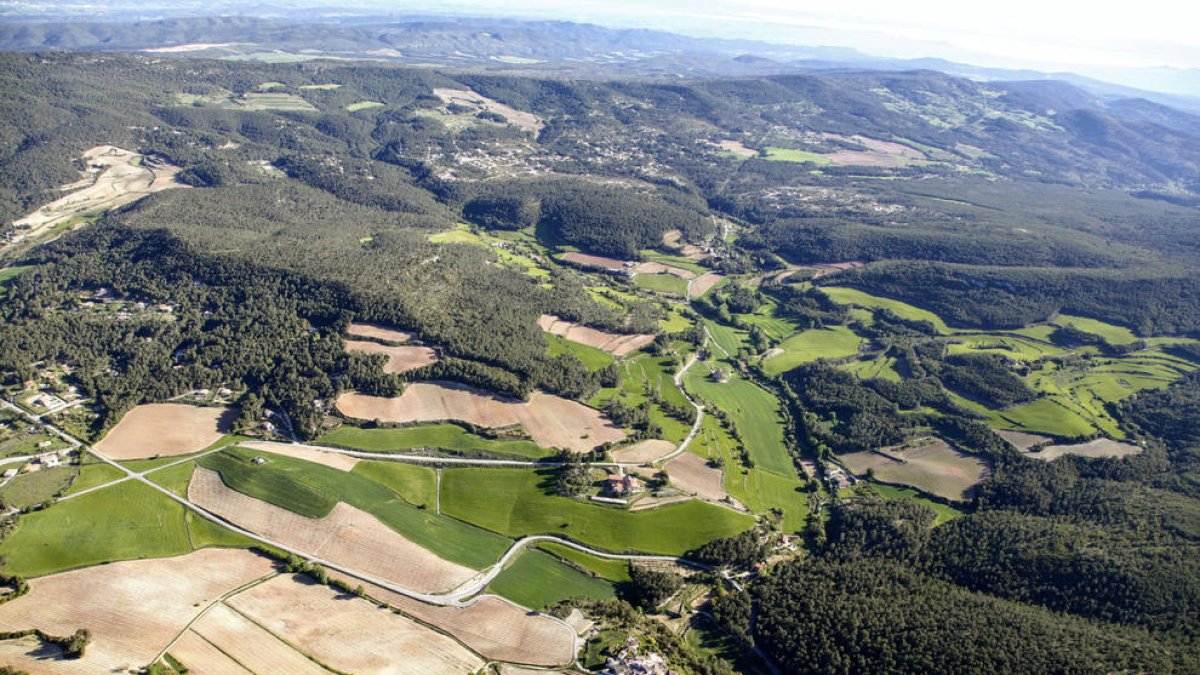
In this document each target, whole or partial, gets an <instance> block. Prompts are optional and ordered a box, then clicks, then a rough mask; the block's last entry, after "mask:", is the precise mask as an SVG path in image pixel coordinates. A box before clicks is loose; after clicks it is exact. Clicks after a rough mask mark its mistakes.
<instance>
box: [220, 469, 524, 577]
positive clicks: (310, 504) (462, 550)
mask: <svg viewBox="0 0 1200 675" xmlns="http://www.w3.org/2000/svg"><path fill="white" fill-rule="evenodd" d="M259 454H261V453H256V452H254V451H250V450H246V449H243V448H233V449H230V450H224V451H222V452H219V453H215V454H212V455H207V456H205V457H203V458H201V459H200V460H199V463H200V465H201V466H204V467H205V468H208V469H212V470H214V471H218V472H219V473H220V474H221V479H222V480H223V481H224V482H225V484H226V485H228V486H229V487H231V488H233V489H234V490H237V491H238V492H241V493H243V494H246V495H249V496H251V497H255V498H257V499H261V500H263V501H266V502H269V503H271V504H274V505H276V506H278V507H281V508H285V509H288V510H289V511H293V512H295V513H298V514H300V515H303V516H307V517H309V518H320V517H323V516H325V515H328V513H329V512H330V511H331V510H332V509H333V507H334V505H335V504H336V503H337V502H339V501H343V502H346V503H347V504H349V505H351V506H354V507H357V508H359V509H362V510H364V511H366V512H368V513H370V514H372V515H374V516H375V517H376V518H378V519H379V520H380V521H382V522H383V523H384V524H385V525H387V526H388V527H391V528H392V529H393V530H395V531H397V532H399V533H400V534H402V535H404V536H405V537H407V538H408V539H409V540H411V541H413V542H414V543H416V544H418V545H420V546H424V547H425V548H427V549H429V550H430V551H433V552H434V553H436V554H437V555H439V556H441V557H443V558H446V559H447V560H450V561H453V562H457V563H460V564H462V565H466V566H468V567H474V568H476V569H480V568H483V567H486V566H488V565H490V564H492V563H494V562H495V561H496V560H497V559H498V558H499V557H500V555H501V554H503V553H504V551H505V549H506V548H507V547H508V544H509V542H508V541H507V540H506V539H504V538H503V537H498V536H496V535H493V534H490V533H488V532H484V531H483V530H480V529H478V528H474V527H471V526H469V525H467V524H465V523H461V522H458V521H456V520H454V519H452V518H447V517H445V516H441V515H437V514H435V513H433V512H432V511H429V510H425V509H419V508H417V507H415V506H412V505H411V504H409V503H408V502H406V501H404V499H403V497H401V495H399V494H397V493H396V492H394V491H392V490H391V489H389V488H387V487H385V486H384V485H383V484H381V483H378V482H376V481H374V480H372V479H371V478H368V477H367V476H365V475H362V474H361V473H356V472H346V471H339V470H338V469H334V468H331V467H327V466H323V465H321V464H314V463H312V462H306V461H303V460H299V459H294V458H292V457H284V456H282V455H268V458H267V462H266V463H265V464H261V465H256V464H254V463H253V462H252V460H253V459H254V457H255V456H257V455H259Z"/></svg>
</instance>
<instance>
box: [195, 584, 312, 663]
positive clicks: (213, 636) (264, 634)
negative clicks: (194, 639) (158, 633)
mask: <svg viewBox="0 0 1200 675" xmlns="http://www.w3.org/2000/svg"><path fill="white" fill-rule="evenodd" d="M234 597H237V596H236V595H235V596H234ZM192 632H194V633H195V634H196V635H198V636H200V637H201V638H203V639H204V640H206V641H208V642H209V643H210V644H212V645H216V646H217V647H218V648H219V649H220V651H221V652H223V653H224V654H228V655H229V656H230V657H232V658H233V659H234V660H235V661H237V663H240V664H241V665H242V666H245V667H246V669H248V670H250V671H251V672H254V673H287V674H288V675H326V674H327V673H328V672H329V671H327V670H325V669H324V668H322V667H320V666H318V665H317V664H316V663H314V662H312V661H311V660H309V659H308V657H306V656H305V655H303V654H301V653H300V652H298V651H296V650H295V649H293V648H292V647H291V645H288V644H287V643H286V642H283V641H282V640H280V639H279V638H278V637H276V636H274V635H272V634H271V633H270V632H269V631H267V630H265V629H264V628H262V627H261V626H258V625H257V624H255V623H254V622H252V621H250V620H249V619H247V618H246V617H244V616H242V615H241V614H239V613H238V612H236V611H235V610H233V609H230V608H229V607H227V606H226V605H223V604H222V605H217V606H216V607H213V608H212V609H210V610H209V611H208V613H206V614H205V615H204V616H202V617H201V618H200V620H199V621H197V622H196V623H195V624H193V625H192ZM171 653H172V655H176V652H175V651H174V648H172V652H171ZM183 665H185V666H187V667H188V668H189V669H190V670H192V671H193V672H197V671H198V670H199V669H198V668H197V666H196V665H194V664H192V663H188V662H187V661H183Z"/></svg>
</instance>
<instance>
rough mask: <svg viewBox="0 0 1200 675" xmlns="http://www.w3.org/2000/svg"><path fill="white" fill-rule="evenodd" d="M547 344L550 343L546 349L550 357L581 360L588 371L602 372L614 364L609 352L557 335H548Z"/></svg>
mask: <svg viewBox="0 0 1200 675" xmlns="http://www.w3.org/2000/svg"><path fill="white" fill-rule="evenodd" d="M546 342H547V343H548V344H547V347H546V353H547V354H549V355H550V356H560V355H562V354H570V355H571V356H574V357H575V358H577V359H579V361H580V362H581V363H583V365H584V366H587V369H588V370H593V371H595V370H600V369H601V368H605V367H607V366H610V365H612V363H613V357H612V356H610V355H609V354H608V353H607V352H605V351H603V350H600V349H597V348H595V347H589V346H587V345H585V344H582V343H579V342H573V341H571V340H568V339H566V338H562V337H559V336H557V335H553V334H551V335H547V336H546Z"/></svg>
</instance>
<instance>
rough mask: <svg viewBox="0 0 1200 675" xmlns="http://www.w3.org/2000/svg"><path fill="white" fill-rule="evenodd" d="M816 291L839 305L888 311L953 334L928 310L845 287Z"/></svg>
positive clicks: (830, 287)
mask: <svg viewBox="0 0 1200 675" xmlns="http://www.w3.org/2000/svg"><path fill="white" fill-rule="evenodd" d="M818 290H820V291H821V292H822V293H824V294H825V295H827V296H829V299H831V300H833V301H834V302H836V303H838V304H840V305H851V306H854V307H862V308H865V309H889V310H891V311H892V312H894V313H895V314H896V315H897V316H899V317H901V318H904V319H908V320H910V321H928V322H930V323H932V324H933V325H934V327H935V328H937V330H938V332H939V333H942V334H943V335H948V334H950V333H954V332H955V331H954V330H953V329H951V328H950V327H949V326H947V325H946V322H945V321H943V320H942V317H940V316H938V315H937V314H934V313H933V312H930V311H928V310H925V309H921V308H919V307H914V306H912V305H910V304H908V303H906V302H901V301H899V300H893V299H891V298H885V297H882V296H878V295H871V294H870V293H866V292H863V291H860V290H858V289H856V288H849V287H846V286H821V287H820V288H819V289H818Z"/></svg>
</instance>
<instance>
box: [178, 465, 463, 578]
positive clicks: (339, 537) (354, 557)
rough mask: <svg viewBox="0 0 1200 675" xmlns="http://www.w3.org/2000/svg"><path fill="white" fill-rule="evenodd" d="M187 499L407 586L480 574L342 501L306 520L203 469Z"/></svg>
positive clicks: (291, 543) (254, 528)
mask: <svg viewBox="0 0 1200 675" xmlns="http://www.w3.org/2000/svg"><path fill="white" fill-rule="evenodd" d="M188 498H189V499H191V500H192V501H193V502H195V503H196V504H197V505H199V506H201V507H203V508H205V509H207V510H209V511H211V512H213V513H215V514H217V515H219V516H221V517H222V518H225V519H226V520H228V521H229V522H231V523H234V524H236V525H238V526H240V527H242V528H245V529H247V530H250V531H251V532H254V533H256V534H258V535H260V536H263V537H266V538H268V539H272V540H274V541H278V542H279V543H281V544H285V545H287V546H290V547H292V548H295V549H297V550H300V551H304V552H305V553H308V554H309V555H311V556H313V557H317V558H322V559H324V560H328V561H330V562H331V563H335V564H338V565H342V566H344V567H348V568H350V569H353V570H357V571H359V572H362V573H363V574H368V575H370V576H373V577H376V578H379V579H386V580H388V581H391V582H394V583H396V584H399V585H401V586H404V587H405V588H412V589H414V590H419V591H423V592H429V593H436V592H442V591H448V590H451V589H453V588H455V587H457V586H459V585H461V584H462V583H463V582H465V581H467V580H468V579H470V578H471V577H473V576H475V574H476V572H475V570H472V569H470V568H467V567H464V566H462V565H458V564H456V563H452V562H450V561H449V560H445V559H443V558H440V557H438V556H437V555H435V554H434V553H433V552H431V551H429V550H427V549H425V548H422V547H421V546H418V545H417V544H414V543H413V542H411V541H409V540H408V539H406V538H404V537H403V536H402V535H400V533H398V532H396V531H395V530H393V529H391V528H390V527H388V526H387V525H384V524H383V523H382V522H380V521H379V519H377V518H376V517H375V516H372V515H371V514H369V513H367V512H366V511H362V510H360V509H357V508H354V507H353V506H350V505H349V504H346V503H344V502H338V504H337V505H336V506H334V507H333V510H332V511H330V512H329V515H327V516H325V517H324V518H306V517H304V516H302V515H299V514H297V513H293V512H291V511H288V510H287V509H282V508H280V507H278V506H275V505H274V504H269V503H267V502H264V501H262V500H259V499H255V498H253V497H250V496H248V495H244V494H242V493H240V492H238V491H236V490H233V489H231V488H229V487H228V486H226V485H225V483H224V482H222V481H221V476H220V474H218V473H217V472H215V471H212V470H209V469H205V468H202V467H197V468H196V471H195V473H194V474H192V482H191V484H190V485H189V486H188Z"/></svg>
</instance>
